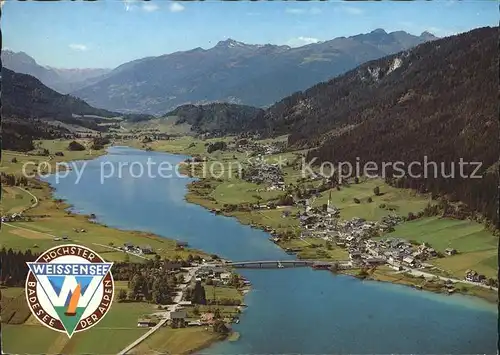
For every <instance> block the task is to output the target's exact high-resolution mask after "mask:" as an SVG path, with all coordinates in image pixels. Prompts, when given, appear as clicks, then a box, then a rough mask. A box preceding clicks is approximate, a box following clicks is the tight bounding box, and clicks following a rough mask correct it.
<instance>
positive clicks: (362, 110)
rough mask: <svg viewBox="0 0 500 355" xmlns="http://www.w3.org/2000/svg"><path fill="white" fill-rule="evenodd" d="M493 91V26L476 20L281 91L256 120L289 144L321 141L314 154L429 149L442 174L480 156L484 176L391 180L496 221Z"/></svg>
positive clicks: (366, 155) (418, 154) (368, 155)
mask: <svg viewBox="0 0 500 355" xmlns="http://www.w3.org/2000/svg"><path fill="white" fill-rule="evenodd" d="M497 92H498V27H496V28H482V29H477V30H473V31H471V32H468V33H465V34H461V35H458V36H453V37H449V38H445V39H441V40H437V41H434V42H430V43H425V44H422V45H420V46H418V47H417V48H416V49H414V50H410V51H405V52H402V53H399V54H396V55H392V56H389V57H386V58H384V59H381V60H376V61H372V62H369V63H367V64H365V65H362V66H360V67H359V68H357V69H355V70H352V71H350V72H348V73H347V74H345V75H343V76H340V77H338V78H336V79H333V80H331V81H329V82H326V83H321V84H319V85H316V86H314V87H312V88H311V89H309V90H306V91H304V92H301V93H296V94H294V95H292V96H290V97H287V98H285V99H283V100H282V101H280V102H279V103H277V104H276V105H274V106H273V107H271V108H270V109H269V110H268V111H267V112H266V115H265V116H264V117H263V118H262V120H261V121H254V124H256V125H257V126H259V125H260V129H261V130H262V131H264V132H265V133H266V134H268V135H279V134H283V133H291V135H290V136H289V145H291V146H295V147H298V146H309V147H316V146H319V148H318V149H315V150H314V151H311V152H310V153H309V158H313V157H318V158H319V160H320V161H332V162H338V161H350V162H353V163H354V162H355V161H356V158H357V157H359V158H360V161H361V162H366V161H374V162H377V163H379V168H380V166H381V164H380V163H381V162H396V161H402V162H405V163H407V164H408V163H410V162H412V161H419V162H422V161H423V159H424V156H427V157H428V158H427V159H428V161H435V162H446V163H447V165H446V168H445V171H446V173H447V174H449V173H450V169H451V168H450V162H455V163H456V164H458V162H459V161H460V159H461V158H462V159H463V161H465V162H482V167H481V169H480V170H479V172H478V174H479V175H481V174H483V175H485V176H484V177H483V178H482V179H464V178H461V177H460V176H458V177H456V178H443V177H439V176H438V177H437V178H434V173H432V177H429V178H427V179H423V178H406V179H401V180H398V181H394V182H393V183H394V184H397V185H398V186H410V187H413V188H416V189H419V190H422V191H424V190H425V191H432V192H434V193H436V194H447V195H448V196H450V197H451V198H452V199H453V200H461V201H463V202H465V203H467V204H468V205H469V207H471V208H472V209H474V210H476V211H479V212H481V213H483V214H484V215H486V216H488V217H489V218H490V219H491V220H492V221H494V222H498V216H497V214H498V209H497V200H498V165H496V167H495V165H494V164H496V163H497V162H498V157H499V123H498V104H497V98H496V95H497V94H496V93H497ZM457 169H458V167H457ZM472 170H474V167H473V166H470V165H469V166H467V167H466V168H465V173H466V174H470V173H472ZM389 173H390V171H389ZM458 174H459V172H458V171H456V174H455V175H458ZM439 175H441V173H439Z"/></svg>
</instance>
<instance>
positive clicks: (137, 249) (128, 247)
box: [118, 242, 155, 255]
mask: <svg viewBox="0 0 500 355" xmlns="http://www.w3.org/2000/svg"><path fill="white" fill-rule="evenodd" d="M118 249H121V250H123V251H124V252H127V253H133V254H138V255H141V254H155V251H154V249H153V248H152V247H151V245H142V246H137V245H134V244H132V243H130V242H127V243H124V244H123V247H119V248H118Z"/></svg>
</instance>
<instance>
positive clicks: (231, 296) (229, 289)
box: [137, 259, 251, 334]
mask: <svg viewBox="0 0 500 355" xmlns="http://www.w3.org/2000/svg"><path fill="white" fill-rule="evenodd" d="M224 262H225V261H223V260H216V261H215V260H211V261H207V260H205V259H202V260H196V261H193V262H191V263H188V264H187V263H182V264H181V263H174V264H172V263H170V264H169V266H168V270H162V271H167V272H168V273H169V274H170V275H177V277H178V278H179V279H183V280H184V281H183V282H181V283H180V284H179V285H178V287H177V290H176V292H175V296H174V297H173V302H172V304H170V305H166V306H159V308H162V309H163V311H158V312H155V313H152V314H150V315H144V316H143V317H141V318H139V319H138V321H137V326H138V327H150V328H153V327H158V326H169V327H171V328H184V327H205V329H206V330H209V329H211V330H213V331H214V332H217V333H222V334H226V333H228V332H229V331H230V324H231V323H239V314H240V312H241V311H242V310H243V309H244V308H245V307H246V305H245V304H243V302H242V300H243V293H245V292H247V291H248V289H249V288H250V286H251V285H250V282H249V281H248V280H246V279H245V278H243V277H241V276H239V275H237V274H234V273H233V272H231V269H230V268H228V267H225V266H224ZM208 289H210V290H211V292H209V291H208ZM219 293H221V294H223V295H227V296H226V297H220V296H216V294H219Z"/></svg>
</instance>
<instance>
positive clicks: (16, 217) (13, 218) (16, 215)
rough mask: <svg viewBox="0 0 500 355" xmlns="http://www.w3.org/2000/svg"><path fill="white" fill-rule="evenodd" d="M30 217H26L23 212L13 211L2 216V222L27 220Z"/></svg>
mask: <svg viewBox="0 0 500 355" xmlns="http://www.w3.org/2000/svg"><path fill="white" fill-rule="evenodd" d="M27 220H28V217H25V216H24V215H23V214H22V213H13V214H11V215H5V216H2V223H9V222H21V221H22V222H26V221H27Z"/></svg>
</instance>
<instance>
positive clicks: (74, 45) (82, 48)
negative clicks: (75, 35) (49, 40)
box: [69, 43, 89, 52]
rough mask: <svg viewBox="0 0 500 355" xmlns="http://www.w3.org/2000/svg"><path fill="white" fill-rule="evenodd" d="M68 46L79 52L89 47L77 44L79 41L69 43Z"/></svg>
mask: <svg viewBox="0 0 500 355" xmlns="http://www.w3.org/2000/svg"><path fill="white" fill-rule="evenodd" d="M69 48H71V49H72V50H74V51H79V52H85V51H86V50H87V49H89V48H88V47H87V46H86V45H85V44H79V43H71V44H70V45H69Z"/></svg>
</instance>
